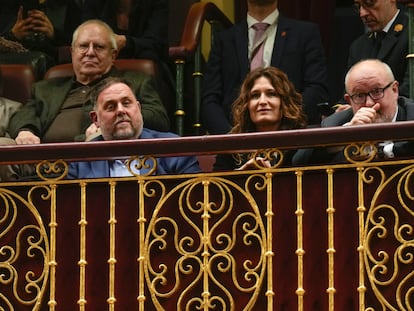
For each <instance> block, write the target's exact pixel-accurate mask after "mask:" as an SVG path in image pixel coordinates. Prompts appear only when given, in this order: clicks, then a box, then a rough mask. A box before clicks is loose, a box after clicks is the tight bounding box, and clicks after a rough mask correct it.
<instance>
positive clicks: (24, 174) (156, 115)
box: [0, 20, 169, 181]
mask: <svg viewBox="0 0 414 311" xmlns="http://www.w3.org/2000/svg"><path fill="white" fill-rule="evenodd" d="M117 55H118V49H117V44H116V40H115V34H114V32H113V31H112V29H111V28H110V27H109V26H108V25H107V24H106V23H104V22H102V21H100V20H89V21H86V22H84V23H83V24H81V25H80V26H79V27H78V28H77V29H76V30H75V32H74V33H73V39H72V65H73V71H74V73H75V74H74V76H73V77H59V78H53V79H47V80H42V81H39V82H37V83H35V84H34V86H33V94H32V98H31V99H30V100H29V102H28V103H27V104H26V105H24V106H23V108H22V109H20V110H19V111H17V112H16V113H15V114H14V115H13V117H12V118H11V119H10V122H9V126H8V133H9V135H10V136H11V138H12V139H7V138H3V139H2V141H1V142H0V143H1V144H3V145H4V144H9V145H11V144H18V145H19V144H39V143H50V142H73V141H78V140H80V139H81V137H82V136H83V138H84V135H83V134H84V133H85V131H86V129H87V128H88V126H89V133H91V130H90V129H91V126H90V125H91V120H90V119H89V111H91V110H92V104H91V101H90V97H89V95H90V93H91V91H92V90H93V89H94V87H95V86H96V84H97V83H98V82H99V81H101V80H103V79H104V78H106V77H108V76H111V77H123V78H124V79H125V80H126V81H127V82H128V83H130V85H131V87H132V88H133V90H134V93H135V96H136V97H137V98H139V100H140V102H141V110H142V116H143V119H144V122H145V126H146V127H148V128H150V129H154V130H159V131H167V130H168V129H169V120H168V115H167V111H166V109H165V107H164V105H163V103H162V101H161V99H160V96H159V94H158V92H157V89H158V88H157V85H156V84H155V81H154V80H153V79H152V78H151V77H150V76H148V75H146V74H144V73H141V72H137V71H124V72H122V71H119V70H117V69H116V68H115V67H114V60H115V58H116V57H117ZM92 128H93V129H95V131H98V129H97V128H96V127H94V125H93V124H92ZM33 175H35V171H34V167H33V166H32V165H21V166H0V180H2V181H3V180H20V179H25V178H31V177H32V176H33ZM34 178H36V177H35V176H34Z"/></svg>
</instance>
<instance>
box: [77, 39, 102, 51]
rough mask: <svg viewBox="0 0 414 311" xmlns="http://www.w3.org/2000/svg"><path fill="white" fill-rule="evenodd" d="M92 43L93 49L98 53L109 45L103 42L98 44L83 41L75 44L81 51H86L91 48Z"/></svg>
mask: <svg viewBox="0 0 414 311" xmlns="http://www.w3.org/2000/svg"><path fill="white" fill-rule="evenodd" d="M91 45H92V49H93V50H94V51H95V52H96V53H102V52H104V51H105V50H107V49H108V47H107V46H105V45H102V44H97V43H92V42H91V43H81V44H78V45H76V46H75V48H76V49H77V50H78V51H79V52H81V53H86V51H88V50H89V48H90V46H91Z"/></svg>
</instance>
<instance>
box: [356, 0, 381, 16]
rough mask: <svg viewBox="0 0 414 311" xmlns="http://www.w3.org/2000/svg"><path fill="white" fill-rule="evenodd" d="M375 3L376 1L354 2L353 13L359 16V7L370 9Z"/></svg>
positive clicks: (363, 0)
mask: <svg viewBox="0 0 414 311" xmlns="http://www.w3.org/2000/svg"><path fill="white" fill-rule="evenodd" d="M376 3H377V0H362V1H361V2H355V3H354V5H353V7H354V10H355V12H357V13H358V14H359V11H360V10H361V7H363V8H364V9H370V8H372V7H373V6H374V5H375V4H376Z"/></svg>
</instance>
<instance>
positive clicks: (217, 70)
mask: <svg viewBox="0 0 414 311" xmlns="http://www.w3.org/2000/svg"><path fill="white" fill-rule="evenodd" d="M247 1H248V2H247V4H248V13H247V18H246V20H244V21H242V22H240V23H238V24H235V25H234V26H233V27H231V28H229V29H226V30H223V31H221V32H219V33H218V34H217V35H215V37H214V42H213V46H212V48H211V51H210V56H209V60H208V63H207V65H206V70H205V75H204V85H203V94H202V118H203V122H204V126H205V127H206V129H207V131H208V132H209V133H210V134H224V133H227V132H228V131H229V130H230V128H231V123H232V121H231V105H232V103H233V101H234V99H235V98H236V97H237V95H238V92H239V88H240V85H241V84H242V82H243V80H244V78H245V76H246V74H247V73H248V72H249V71H250V69H251V65H250V63H251V61H252V60H253V59H255V55H256V53H257V52H260V53H262V54H261V55H262V59H261V62H259V66H264V67H268V66H274V67H278V68H279V69H281V70H282V71H284V72H285V73H286V74H287V75H288V78H289V80H291V81H292V82H293V84H294V85H295V87H296V89H297V90H298V92H300V93H301V94H302V96H303V108H304V110H305V113H306V115H307V118H308V123H309V124H318V123H319V121H320V119H319V117H320V116H319V112H318V109H317V104H318V103H321V102H325V101H327V100H328V91H327V86H326V72H327V70H326V63H325V55H324V50H323V46H322V43H321V37H320V32H319V29H318V27H317V25H315V24H312V23H309V22H304V21H298V20H293V19H289V18H286V17H284V16H283V15H280V14H279V11H278V9H277V4H278V3H277V0H247ZM258 22H261V23H265V24H267V26H266V30H265V31H264V34H263V35H262V36H261V38H259V40H258V41H257V42H255V29H254V28H255V24H256V23H258Z"/></svg>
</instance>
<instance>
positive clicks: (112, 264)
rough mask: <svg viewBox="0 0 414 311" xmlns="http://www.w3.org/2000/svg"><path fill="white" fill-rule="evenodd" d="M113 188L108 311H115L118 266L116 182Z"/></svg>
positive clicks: (111, 183)
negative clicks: (116, 267) (116, 247)
mask: <svg viewBox="0 0 414 311" xmlns="http://www.w3.org/2000/svg"><path fill="white" fill-rule="evenodd" d="M109 185H110V187H111V190H110V191H111V192H110V193H111V194H110V205H109V220H108V224H109V259H108V266H109V267H108V269H109V288H108V310H110V311H114V310H115V303H116V298H115V265H116V257H115V256H116V255H115V254H116V252H115V233H116V230H115V227H116V203H115V189H116V182H110V183H109Z"/></svg>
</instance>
